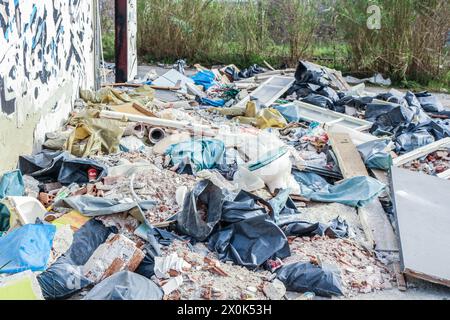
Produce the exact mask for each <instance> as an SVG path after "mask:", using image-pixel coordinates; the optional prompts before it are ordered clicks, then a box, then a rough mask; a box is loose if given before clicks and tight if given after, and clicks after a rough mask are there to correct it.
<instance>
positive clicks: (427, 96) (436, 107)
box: [416, 91, 444, 112]
mask: <svg viewBox="0 0 450 320" xmlns="http://www.w3.org/2000/svg"><path fill="white" fill-rule="evenodd" d="M416 97H417V100H419V102H420V105H421V106H422V108H423V110H425V111H426V112H442V111H444V106H443V105H442V103H441V102H440V101H439V99H438V98H437V97H436V96H434V95H432V94H431V93H428V92H427V91H424V92H419V93H416Z"/></svg>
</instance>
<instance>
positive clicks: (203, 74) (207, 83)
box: [191, 70, 216, 90]
mask: <svg viewBox="0 0 450 320" xmlns="http://www.w3.org/2000/svg"><path fill="white" fill-rule="evenodd" d="M215 77H216V76H215V75H214V73H213V72H212V71H209V70H202V71H199V72H198V73H196V74H195V75H193V76H191V79H192V80H194V83H195V84H196V85H198V86H203V88H205V90H208V89H209V88H211V87H212V86H213V85H215V82H214V79H215Z"/></svg>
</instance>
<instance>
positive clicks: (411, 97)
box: [405, 91, 422, 108]
mask: <svg viewBox="0 0 450 320" xmlns="http://www.w3.org/2000/svg"><path fill="white" fill-rule="evenodd" d="M405 100H406V102H407V103H408V105H409V106H410V107H414V108H422V106H421V105H420V101H419V100H418V99H417V97H416V95H415V94H414V93H412V92H411V91H408V92H407V93H406V95H405Z"/></svg>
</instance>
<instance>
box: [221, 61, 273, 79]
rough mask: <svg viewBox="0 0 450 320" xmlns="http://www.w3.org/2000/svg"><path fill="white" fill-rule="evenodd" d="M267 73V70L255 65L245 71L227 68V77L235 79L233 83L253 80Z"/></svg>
mask: <svg viewBox="0 0 450 320" xmlns="http://www.w3.org/2000/svg"><path fill="white" fill-rule="evenodd" d="M264 72H266V69H264V68H261V67H260V66H258V65H257V64H254V65H252V66H250V67H249V68H247V69H243V70H241V71H237V70H236V69H235V68H233V67H231V66H230V67H227V68H226V69H225V73H226V74H227V75H229V76H230V78H231V79H233V81H239V80H242V79H247V78H251V77H254V76H256V75H258V74H260V73H264Z"/></svg>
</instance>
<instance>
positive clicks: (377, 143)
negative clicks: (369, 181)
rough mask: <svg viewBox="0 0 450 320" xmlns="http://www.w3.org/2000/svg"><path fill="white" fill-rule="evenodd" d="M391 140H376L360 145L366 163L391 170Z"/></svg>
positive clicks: (372, 166)
mask: <svg viewBox="0 0 450 320" xmlns="http://www.w3.org/2000/svg"><path fill="white" fill-rule="evenodd" d="M390 143H391V140H387V139H384V140H374V141H369V142H367V143H364V144H361V145H359V146H358V151H359V153H360V154H361V157H362V159H363V160H364V164H365V165H366V166H367V167H368V168H371V169H380V170H385V171H387V170H389V169H390V168H391V165H392V156H391V153H390V150H387V148H388V146H389V144H390Z"/></svg>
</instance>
